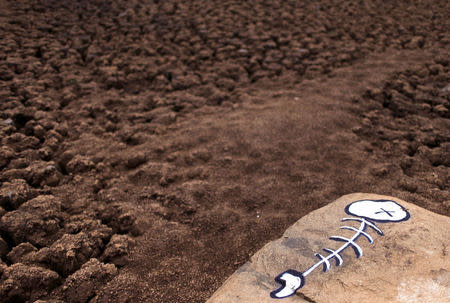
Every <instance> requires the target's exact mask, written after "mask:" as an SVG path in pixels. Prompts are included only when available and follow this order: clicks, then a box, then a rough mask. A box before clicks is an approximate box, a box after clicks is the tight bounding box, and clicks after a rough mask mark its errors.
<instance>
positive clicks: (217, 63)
mask: <svg viewBox="0 0 450 303" xmlns="http://www.w3.org/2000/svg"><path fill="white" fill-rule="evenodd" d="M411 2H412V1H381V0H380V1H376V0H365V1H335V0H322V1H298V0H284V1H275V0H271V1H264V0H253V1H245V2H244V1H223V0H221V1H205V0H190V1H181V0H180V1H177V0H168V1H157V0H155V1H147V0H132V1H122V0H118V1H113V2H112V3H110V2H106V1H83V0H79V1H65V0H58V1H56V0H54V1H44V0H41V1H38V0H36V1H5V0H0V38H1V39H0V110H1V111H0V258H1V260H0V298H1V299H0V301H1V302H35V301H36V300H39V299H40V300H41V301H40V302H61V301H65V302H204V301H205V300H206V299H207V298H208V297H209V296H210V295H211V294H212V293H213V292H214V290H215V289H217V288H218V287H219V286H220V285H221V283H223V281H224V280H225V279H226V278H227V276H229V275H230V274H231V273H232V272H233V271H234V270H235V269H236V268H237V267H239V266H240V265H241V264H243V263H244V262H246V261H247V260H248V258H249V256H251V255H252V254H253V253H254V252H255V251H256V250H258V249H259V248H260V247H261V246H262V245H264V244H265V243H267V242H268V241H270V240H272V239H275V238H277V237H279V236H280V235H281V233H282V232H283V231H284V230H285V228H286V227H288V226H289V225H290V224H292V223H293V222H295V221H296V220H298V219H299V218H300V217H302V216H303V215H305V214H307V213H309V212H310V211H312V210H314V209H317V208H318V207H321V206H323V205H325V204H327V203H329V202H330V201H333V200H334V199H336V198H338V197H339V196H341V195H343V194H347V193H351V192H374V193H379V194H387V195H394V196H397V197H399V198H402V199H405V200H408V201H410V202H413V203H415V204H417V205H420V206H422V207H424V208H426V209H429V210H431V211H434V212H437V213H441V214H444V215H450V187H449V184H450V180H449V179H450V177H449V166H450V162H449V161H450V122H449V117H450V115H449V109H450V108H449V107H450V102H449V101H450V86H449V82H450V65H449V59H450V58H449V54H450V53H449V49H450V45H449V44H450V34H449V31H448V29H449V28H450V20H449V18H448V15H449V14H450V6H449V3H448V1H445V0H442V1H439V0H436V1H431V0H430V1H417V2H414V3H411Z"/></svg>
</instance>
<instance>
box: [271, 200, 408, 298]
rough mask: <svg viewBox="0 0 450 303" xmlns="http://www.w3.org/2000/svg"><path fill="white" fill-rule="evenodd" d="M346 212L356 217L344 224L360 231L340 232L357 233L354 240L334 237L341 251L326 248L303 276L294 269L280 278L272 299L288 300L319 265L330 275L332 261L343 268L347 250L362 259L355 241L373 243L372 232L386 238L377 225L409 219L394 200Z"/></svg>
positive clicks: (359, 203) (358, 205)
mask: <svg viewBox="0 0 450 303" xmlns="http://www.w3.org/2000/svg"><path fill="white" fill-rule="evenodd" d="M345 212H346V213H347V214H348V215H352V216H355V217H349V218H343V219H342V222H346V221H355V222H359V223H360V225H359V228H355V227H352V226H347V225H345V226H341V229H346V230H351V231H354V232H355V233H354V234H353V236H352V237H351V238H346V237H341V236H331V237H330V238H329V239H330V240H333V241H338V242H343V243H344V244H342V246H341V247H339V248H338V249H335V250H333V249H329V248H324V249H323V251H325V252H326V253H328V255H327V256H326V257H325V256H323V255H322V254H319V253H316V254H315V256H316V257H317V258H319V261H318V262H317V263H315V264H314V265H312V266H311V267H310V268H308V269H307V270H306V271H304V272H299V271H296V270H294V269H289V270H286V271H285V272H283V273H281V274H279V275H278V276H277V277H276V278H275V281H276V282H277V283H279V284H281V287H279V288H278V289H276V290H274V291H272V292H271V293H270V296H271V297H272V298H274V299H282V298H287V297H290V296H292V295H294V294H295V292H296V291H297V290H298V289H300V288H302V287H303V286H304V285H305V278H306V276H308V275H309V274H310V273H311V272H313V271H314V269H316V268H317V267H320V265H322V266H323V271H324V272H327V271H328V270H329V269H330V267H331V263H330V261H331V260H333V259H334V260H335V264H336V266H341V265H342V263H343V262H344V261H343V259H342V256H341V255H340V253H341V252H343V251H344V250H345V249H347V248H348V247H351V248H353V250H354V251H355V255H356V258H360V257H361V256H362V255H363V251H362V248H361V246H359V245H358V244H357V243H356V241H357V240H358V239H359V238H360V237H361V236H362V237H364V238H366V239H367V240H368V241H369V243H370V244H372V243H373V238H372V236H371V235H370V234H369V233H368V231H369V230H373V231H375V232H376V233H377V234H379V235H380V236H383V235H384V234H383V232H382V231H381V229H379V228H378V226H377V225H376V224H375V222H379V223H387V222H401V221H406V220H408V219H409V217H410V215H409V213H408V211H407V210H406V209H404V208H403V207H402V206H401V205H400V204H398V203H397V202H394V201H392V200H359V201H355V202H352V203H350V204H349V205H347V207H346V208H345Z"/></svg>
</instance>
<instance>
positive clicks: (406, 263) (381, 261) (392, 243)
mask: <svg viewBox="0 0 450 303" xmlns="http://www.w3.org/2000/svg"><path fill="white" fill-rule="evenodd" d="M365 199H370V200H380V199H386V200H393V201H396V202H397V203H398V204H400V205H401V206H403V207H404V208H405V209H406V210H407V212H409V214H410V218H409V219H408V220H404V221H400V222H385V223H380V222H376V225H377V226H378V227H379V228H380V229H381V230H382V232H383V233H384V236H381V235H379V234H377V233H376V232H375V231H374V230H373V229H372V228H370V227H368V228H366V229H365V231H366V232H367V233H368V234H369V235H370V236H371V237H372V238H373V244H370V243H369V241H368V240H367V239H366V238H365V236H363V235H361V236H360V237H359V238H358V239H357V240H356V241H355V242H356V244H358V245H359V246H360V247H361V249H362V251H363V255H362V256H361V257H360V258H359V259H357V258H356V257H355V252H354V250H353V249H351V246H350V247H348V248H346V249H345V250H344V251H343V252H342V253H341V254H340V255H341V256H342V259H343V264H342V265H341V266H339V267H337V266H336V262H335V260H330V269H329V271H328V272H322V265H320V267H318V268H316V269H315V270H313V271H312V272H310V273H309V274H308V275H307V276H306V277H304V278H303V279H304V281H305V285H304V286H303V287H302V288H300V289H298V290H297V292H296V294H295V295H293V296H290V297H287V298H284V299H272V298H271V297H270V293H271V291H273V290H275V289H277V288H278V287H280V284H278V283H277V282H275V281H274V278H275V277H276V276H278V275H279V274H280V273H282V272H284V271H286V270H288V269H294V270H297V271H299V272H305V271H306V270H307V269H308V268H310V267H311V266H312V265H314V264H316V263H317V262H318V261H320V260H319V259H318V258H317V257H315V255H314V254H315V253H320V254H321V255H323V256H324V257H327V256H328V255H329V253H327V252H324V251H323V250H322V249H323V248H330V249H333V250H337V249H338V248H339V247H341V246H342V245H343V244H345V243H344V242H337V241H332V240H330V239H329V237H330V236H343V237H348V238H350V237H352V236H353V235H354V234H355V231H351V230H345V229H340V227H341V226H343V225H347V226H353V227H355V228H357V229H358V228H359V227H360V224H361V223H360V222H357V221H355V222H353V221H347V222H341V219H342V218H344V217H350V215H348V214H346V213H345V208H346V206H347V205H349V204H350V203H352V202H354V201H358V200H365ZM380 205H381V204H380ZM377 206H378V205H377ZM381 208H383V207H380V210H379V211H376V210H372V213H375V212H378V214H377V216H382V217H379V218H378V219H383V218H384V219H386V218H387V219H389V218H391V216H390V214H391V215H392V214H394V213H382V210H381ZM350 210H352V208H351V209H350ZM353 210H355V209H353ZM386 210H388V211H389V209H386ZM357 211H358V214H361V212H363V213H365V212H367V211H368V208H367V207H366V205H363V207H362V208H360V209H359V210H358V209H357ZM396 211H397V213H401V212H402V211H403V210H401V208H399V209H397V210H396ZM402 214H403V218H404V219H407V218H405V216H406V212H403V213H402ZM364 215H366V216H369V215H367V214H362V216H364ZM394 218H395V216H394ZM449 230H450V219H449V218H448V217H445V216H442V215H438V214H435V213H432V212H429V211H427V210H425V209H422V208H420V207H418V206H415V205H413V204H410V203H407V202H405V201H402V200H400V199H396V198H392V197H386V196H380V195H374V194H351V195H346V196H343V197H341V198H340V199H338V200H336V201H335V202H333V203H331V204H329V205H327V206H325V207H323V208H321V209H318V210H316V211H314V212H312V213H310V214H309V215H307V216H305V217H303V218H301V219H300V220H299V221H297V222H296V223H295V224H294V225H293V226H291V227H290V228H289V229H288V230H286V232H285V233H284V235H283V237H282V238H280V239H278V240H275V241H273V242H270V243H268V244H267V245H266V246H264V247H263V248H262V249H261V250H260V251H258V252H257V253H256V254H255V255H254V256H253V257H252V258H251V260H250V261H249V262H248V263H247V264H245V265H243V266H242V267H241V268H239V269H238V270H237V271H236V272H235V273H234V274H233V275H232V276H231V277H229V278H228V280H227V281H226V282H225V283H224V285H222V287H221V288H219V290H217V291H216V293H214V295H213V296H212V297H211V298H210V299H209V300H208V301H207V303H237V302H239V303H245V302H258V303H264V302H271V303H273V302H276V301H280V302H316V303H326V302H333V303H340V302H342V303H343V302H371V303H372V302H373V303H375V302H380V303H381V302H383V303H384V302H392V303H394V302H416V303H417V302H434V303H438V302H450V257H449V254H450V251H449V249H450V237H449Z"/></svg>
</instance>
